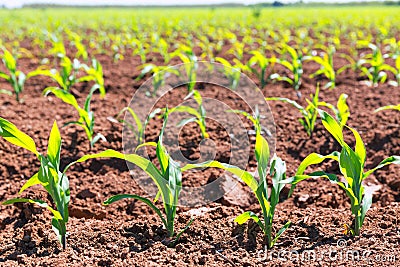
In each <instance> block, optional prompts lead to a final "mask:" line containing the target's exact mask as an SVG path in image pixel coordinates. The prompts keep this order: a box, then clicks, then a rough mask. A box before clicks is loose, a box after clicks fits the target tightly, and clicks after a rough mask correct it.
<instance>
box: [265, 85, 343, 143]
mask: <svg viewBox="0 0 400 267" xmlns="http://www.w3.org/2000/svg"><path fill="white" fill-rule="evenodd" d="M265 100H267V101H281V102H285V103H288V104H291V105H292V106H294V107H295V108H297V109H298V110H299V112H300V113H301V115H303V118H301V119H299V122H300V124H301V125H303V127H304V129H305V130H306V132H307V134H308V135H309V136H310V137H311V136H312V133H313V131H314V127H315V122H316V120H317V116H318V112H317V109H318V107H320V106H325V107H327V108H329V109H331V110H332V111H333V112H334V113H335V115H336V118H337V120H338V121H340V125H341V127H343V126H344V125H345V124H346V122H347V119H348V118H349V116H350V111H349V106H348V105H347V103H346V100H347V95H346V94H341V95H340V97H339V99H338V102H337V105H336V107H335V106H333V105H332V104H329V103H326V102H322V101H319V86H317V88H316V90H315V94H314V95H312V94H311V95H310V99H306V101H307V103H308V105H307V106H306V107H303V106H301V105H300V104H298V103H297V102H296V101H294V100H291V99H288V98H284V97H267V98H265Z"/></svg>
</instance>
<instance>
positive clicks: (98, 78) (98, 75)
mask: <svg viewBox="0 0 400 267" xmlns="http://www.w3.org/2000/svg"><path fill="white" fill-rule="evenodd" d="M82 67H83V69H84V70H85V72H86V74H87V76H83V77H81V78H79V82H83V81H94V82H95V84H97V85H98V87H99V92H100V95H101V96H102V97H104V96H105V95H106V88H105V87H104V74H103V66H101V64H100V62H99V61H97V59H95V58H93V59H92V66H88V65H86V64H82Z"/></svg>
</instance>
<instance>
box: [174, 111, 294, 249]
mask: <svg viewBox="0 0 400 267" xmlns="http://www.w3.org/2000/svg"><path fill="white" fill-rule="evenodd" d="M231 112H235V113H239V114H242V115H244V116H246V117H247V118H248V119H249V120H251V121H252V122H253V124H254V127H255V131H256V144H255V151H254V152H255V156H256V160H257V163H258V166H257V173H258V177H259V180H258V181H257V179H256V178H255V177H254V176H253V175H252V174H250V173H249V172H247V171H244V170H242V169H240V168H238V167H236V166H232V165H229V164H225V163H220V162H218V161H207V162H204V163H201V164H188V165H186V166H184V167H183V168H182V171H186V170H189V169H194V168H202V167H214V168H220V169H223V170H226V171H228V172H230V173H232V174H234V175H236V176H238V177H239V178H240V179H241V180H242V181H243V182H244V183H246V184H247V185H248V186H249V187H250V188H251V190H252V191H253V193H254V194H255V196H256V197H257V199H258V202H259V204H260V206H261V212H262V215H263V220H261V219H260V218H259V217H258V216H257V215H256V214H255V213H254V212H252V211H247V212H245V213H243V214H241V215H239V216H238V217H236V219H235V222H237V223H238V224H244V223H246V222H247V221H248V220H249V219H252V220H254V221H255V222H256V223H257V225H258V226H259V227H260V228H261V230H262V231H263V233H264V235H265V238H266V242H267V246H268V248H272V247H273V246H274V245H275V243H276V241H277V240H278V239H279V237H280V236H281V235H282V234H283V233H284V232H285V231H286V229H288V228H289V226H290V221H288V222H287V223H286V224H285V225H284V226H283V227H282V228H281V229H280V230H279V231H278V232H277V233H276V235H275V237H273V233H272V227H273V219H274V214H275V208H276V206H277V204H278V202H279V195H280V192H281V191H282V189H283V187H284V184H283V183H281V181H283V180H285V179H286V164H285V162H284V161H282V160H281V159H280V158H279V157H277V156H276V155H275V156H274V157H273V158H272V160H271V163H270V165H269V174H270V176H271V177H272V188H271V193H270V195H269V196H268V185H267V175H268V163H269V161H270V152H269V146H268V142H267V140H266V139H265V138H264V137H263V136H262V134H261V125H260V120H259V114H258V112H256V113H255V114H254V116H252V115H250V114H249V113H247V112H244V111H238V110H232V111H231Z"/></svg>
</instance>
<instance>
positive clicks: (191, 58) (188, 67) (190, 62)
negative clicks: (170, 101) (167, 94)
mask: <svg viewBox="0 0 400 267" xmlns="http://www.w3.org/2000/svg"><path fill="white" fill-rule="evenodd" d="M177 51H178V52H177V55H178V56H179V58H180V59H181V60H182V62H183V64H184V68H185V72H186V76H187V78H188V81H187V89H188V92H189V93H191V92H192V91H193V89H194V86H195V84H196V77H197V69H198V59H197V57H196V55H195V53H194V51H193V50H192V49H191V48H190V47H188V46H186V45H181V46H180V47H179V48H178V49H177Z"/></svg>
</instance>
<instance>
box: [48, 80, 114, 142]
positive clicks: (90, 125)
mask: <svg viewBox="0 0 400 267" xmlns="http://www.w3.org/2000/svg"><path fill="white" fill-rule="evenodd" d="M97 89H99V86H98V85H94V86H93V87H92V89H90V92H89V94H88V96H87V97H86V101H85V105H84V107H83V108H81V107H80V106H79V105H78V102H77V101H76V98H75V96H74V95H73V94H71V93H69V92H66V91H64V90H62V89H60V88H57V87H48V88H46V89H45V90H44V91H43V94H44V95H46V96H47V95H48V94H49V93H53V94H54V95H55V96H56V97H57V98H59V99H61V100H62V101H63V102H64V103H66V104H69V105H71V106H73V107H74V108H75V110H76V111H77V112H78V114H79V120H77V121H71V122H68V123H66V124H65V125H64V126H67V125H71V124H76V125H79V126H81V127H82V128H83V129H84V130H85V133H86V136H87V138H88V140H89V143H90V149H92V148H93V146H94V144H95V143H96V142H97V141H99V140H100V139H101V140H103V141H104V142H107V140H106V138H105V137H104V136H103V135H102V134H101V133H97V134H96V135H95V133H94V113H93V111H91V109H90V102H91V100H92V97H93V93H94V92H95V91H96V90H97Z"/></svg>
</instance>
